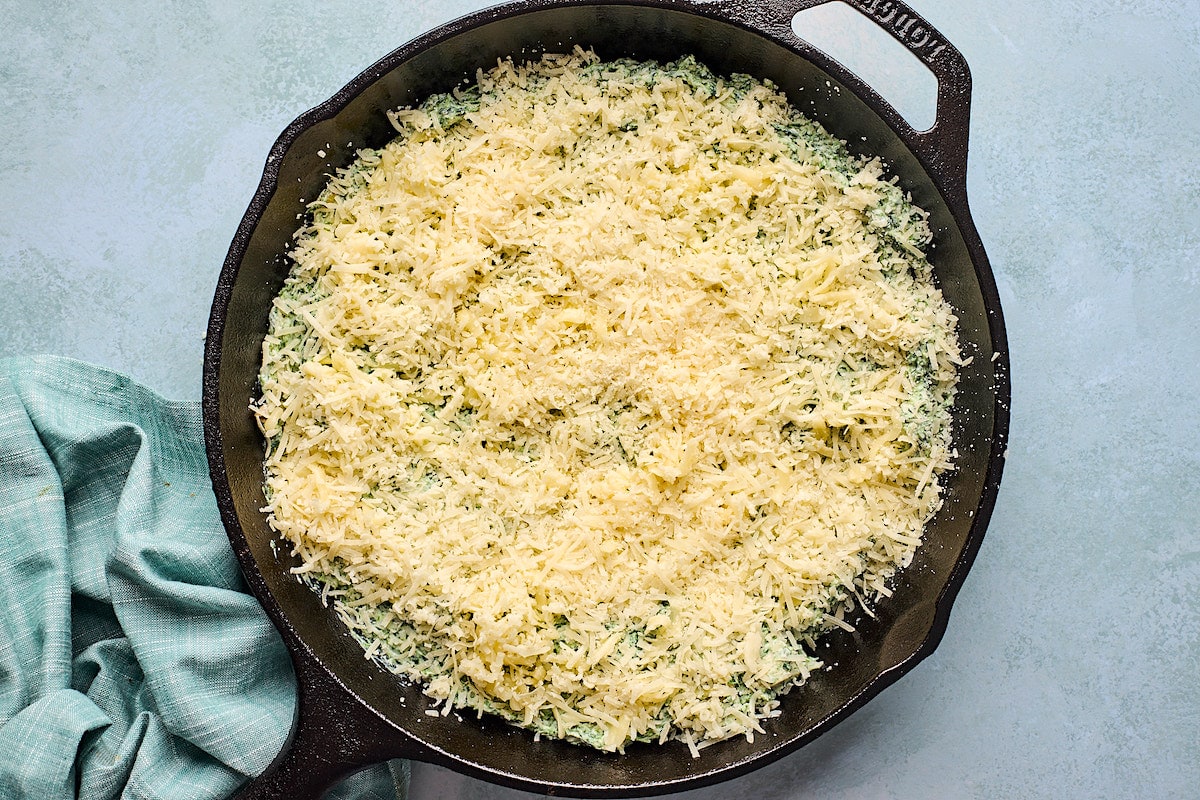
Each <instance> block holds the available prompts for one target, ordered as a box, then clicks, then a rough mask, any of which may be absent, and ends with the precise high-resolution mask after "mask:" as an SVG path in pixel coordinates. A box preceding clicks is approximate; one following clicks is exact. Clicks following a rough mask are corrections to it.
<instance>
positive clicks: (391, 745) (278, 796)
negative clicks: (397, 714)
mask: <svg viewBox="0 0 1200 800" xmlns="http://www.w3.org/2000/svg"><path fill="white" fill-rule="evenodd" d="M290 649H291V650H292V662H293V664H294V667H295V672H296V685H297V687H298V692H299V698H298V702H297V707H296V716H295V719H294V720H293V722H292V731H291V733H290V734H289V735H288V740H287V742H286V743H285V744H284V746H283V750H282V751H281V752H280V753H279V755H278V756H276V757H275V760H274V761H273V762H271V764H270V766H268V767H267V768H266V770H264V771H263V773H262V774H261V775H259V776H258V777H257V778H253V779H252V780H250V782H249V783H246V784H245V785H243V786H242V787H241V789H239V790H238V791H237V792H235V793H234V794H233V795H232V797H231V798H230V800H318V799H319V798H321V797H324V796H325V794H326V793H327V792H328V791H329V790H330V789H332V788H333V787H334V785H336V784H337V783H338V782H339V781H340V780H342V779H343V778H345V777H347V776H348V775H350V774H352V773H354V772H357V771H359V770H360V769H363V768H365V767H368V766H371V765H372V764H378V763H380V762H383V761H387V760H389V759H393V758H416V757H418V755H419V754H420V752H421V747H420V745H418V744H417V743H416V742H412V741H410V742H409V743H408V747H406V748H405V752H399V753H398V752H397V751H396V740H397V738H399V737H400V736H401V734H399V733H398V732H397V730H396V728H394V727H393V726H391V725H389V724H388V723H387V722H386V721H385V720H383V719H382V718H380V717H379V716H378V715H376V714H375V712H373V711H371V710H370V709H368V708H367V707H366V706H365V705H363V704H362V702H361V701H359V700H358V699H357V698H356V697H354V695H352V694H351V693H350V691H349V690H348V689H346V687H345V686H343V685H342V684H341V683H340V682H338V681H337V680H336V679H334V678H332V677H331V676H330V675H329V673H328V672H327V671H326V670H325V669H323V668H322V667H321V666H320V665H319V664H317V663H316V661H315V659H314V658H313V657H312V655H311V654H309V653H308V651H307V650H306V649H305V648H304V647H303V646H302V645H301V646H298V647H294V648H290Z"/></svg>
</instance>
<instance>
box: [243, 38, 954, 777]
mask: <svg viewBox="0 0 1200 800" xmlns="http://www.w3.org/2000/svg"><path fill="white" fill-rule="evenodd" d="M390 117H391V119H392V122H393V124H394V126H395V128H396V130H397V132H398V136H397V138H396V140H395V141H393V142H392V143H391V144H388V145H387V146H385V147H383V148H381V149H378V150H368V149H364V150H361V151H359V154H358V159H357V161H356V162H355V163H354V164H353V165H351V166H350V167H348V168H346V169H343V170H340V171H339V172H338V173H337V174H336V175H335V176H333V177H332V179H331V180H330V182H329V184H328V187H327V188H326V190H325V191H324V193H323V194H322V195H321V196H320V198H319V199H318V200H316V201H315V202H313V203H312V204H311V205H310V207H309V210H310V219H309V221H308V222H307V223H306V224H305V225H304V227H302V228H301V229H300V230H299V231H298V232H297V238H296V245H295V249H294V251H293V252H292V254H291V255H292V259H293V262H294V266H293V267H292V270H291V274H290V275H289V277H288V279H287V282H286V285H285V287H284V289H283V291H282V292H281V293H280V295H279V296H278V298H277V300H276V301H275V305H274V308H273V311H272V315H271V327H270V332H269V334H268V336H267V338H266V341H265V343H264V345H263V351H264V358H263V369H262V374H261V385H262V396H261V398H260V399H259V400H258V401H257V402H256V403H255V404H254V410H255V412H256V414H257V416H258V419H259V422H260V425H261V428H262V430H263V432H264V434H265V436H266V438H267V440H268V452H267V458H266V465H265V470H266V492H267V497H268V501H269V506H268V508H267V511H268V512H269V519H270V522H271V524H272V526H273V527H274V528H275V530H277V531H278V532H279V533H280V534H281V535H282V536H283V537H284V538H285V539H286V540H287V541H288V542H289V543H290V544H291V546H292V547H293V548H294V551H295V553H296V554H298V555H299V557H300V560H301V562H302V563H301V566H300V567H298V568H297V570H296V571H297V573H300V574H301V576H302V577H303V578H304V579H305V580H307V581H309V582H311V583H313V585H314V586H315V587H318V588H319V590H320V591H321V592H322V596H323V598H324V599H325V600H326V601H327V602H328V603H330V604H331V605H332V606H333V607H334V608H336V609H337V611H338V613H339V614H340V615H341V616H342V618H343V619H344V620H345V621H346V622H347V624H348V625H349V626H350V627H351V629H352V630H353V631H355V632H356V635H357V636H359V638H360V639H361V640H362V641H363V643H364V647H366V648H367V654H368V655H369V656H372V657H375V658H378V659H380V660H382V661H383V662H384V663H386V664H387V665H388V666H390V667H391V668H392V669H394V670H396V671H397V672H400V673H401V674H404V675H407V676H409V677H411V678H413V679H415V680H418V681H421V682H422V683H423V684H424V686H425V691H426V692H427V693H428V694H429V695H430V696H432V697H434V698H436V699H437V700H438V701H441V702H442V711H441V713H443V714H447V713H449V712H450V710H451V708H460V707H470V708H473V709H476V710H477V711H480V712H487V713H495V714H499V715H501V716H503V717H505V718H506V719H508V720H511V721H512V722H514V723H516V724H518V725H522V726H526V727H529V728H532V729H533V730H535V731H536V732H537V734H538V735H544V736H551V737H562V738H567V739H569V740H572V741H576V742H582V743H586V744H589V745H592V746H594V747H597V748H601V749H604V750H622V749H623V748H624V747H625V746H626V745H627V744H628V743H629V742H631V741H634V740H645V741H657V742H662V741H666V740H668V739H679V740H682V741H683V742H685V743H687V745H688V747H689V748H691V749H692V751H693V753H698V752H699V748H701V747H703V746H704V745H706V744H709V743H712V742H713V741H716V740H720V739H724V738H727V737H730V736H735V735H745V736H747V737H753V735H754V733H755V732H759V731H761V730H762V727H761V722H762V720H764V719H767V718H770V717H772V716H775V715H777V714H778V710H777V706H778V696H779V694H780V693H781V692H783V691H786V689H787V688H789V687H790V686H793V685H795V684H797V683H800V682H803V681H804V680H805V679H806V678H807V677H808V675H809V674H810V673H811V672H812V671H813V670H815V669H817V668H819V667H820V666H821V663H820V661H819V660H818V659H817V658H816V657H814V656H813V655H812V653H811V652H810V649H811V646H812V642H813V641H814V639H815V638H816V637H817V636H819V635H820V634H821V633H822V632H823V631H826V630H828V629H829V628H831V627H842V628H850V627H851V626H850V622H849V619H848V612H849V611H851V610H852V609H853V607H854V605H855V598H858V603H857V604H858V605H859V606H862V605H864V601H872V600H875V599H878V598H880V597H885V596H887V595H888V594H889V590H888V588H887V581H888V579H889V578H890V577H891V576H892V575H893V573H894V572H895V570H896V569H898V568H901V567H903V566H905V565H907V564H908V563H909V561H910V560H911V558H912V556H913V552H914V550H915V548H916V547H917V546H918V545H919V544H920V541H921V534H922V528H923V526H924V523H925V521H926V520H927V519H928V518H929V517H930V516H931V515H932V514H933V513H934V511H935V510H936V509H937V508H938V506H939V504H940V502H941V501H940V492H941V486H940V483H939V475H940V473H941V472H942V471H943V470H945V469H946V468H947V467H948V466H949V464H950V458H951V456H952V453H951V449H950V439H949V430H950V418H949V407H950V404H951V401H952V397H953V391H954V383H955V366H956V364H960V363H962V359H961V357H960V355H959V350H958V345H957V342H956V339H955V334H954V326H955V319H954V317H953V314H952V312H951V310H950V308H949V307H948V306H947V304H946V303H945V302H944V300H943V299H942V297H941V295H940V293H939V292H938V290H937V289H936V287H935V286H934V285H933V282H932V278H931V272H930V267H929V264H928V262H927V261H926V259H925V256H924V255H923V249H924V247H925V246H926V245H927V244H928V241H929V238H930V236H929V230H928V226H927V225H926V222H925V215H924V213H923V212H921V211H920V210H919V209H917V208H914V207H913V206H912V205H911V204H910V203H909V202H908V201H907V199H906V198H905V197H904V196H903V193H902V192H901V190H900V189H899V188H898V187H897V186H896V185H895V184H894V183H893V182H890V181H888V180H886V179H885V178H884V177H883V166H882V164H880V163H879V162H878V161H875V160H862V159H857V158H854V157H851V156H850V155H849V154H848V153H847V151H846V150H845V148H844V145H843V144H842V143H840V142H838V141H837V140H835V139H833V138H832V137H830V136H829V135H828V134H827V133H825V131H824V130H823V129H821V128H820V127H819V126H817V125H816V124H815V123H813V122H811V121H809V120H808V119H806V118H804V117H803V116H801V115H799V114H798V113H797V112H796V111H794V110H793V109H792V108H791V107H789V106H788V104H787V103H786V100H785V98H784V97H783V96H782V95H781V94H780V93H778V92H776V91H775V90H774V89H773V87H771V86H770V85H769V84H762V83H759V82H757V81H755V80H753V79H750V78H748V77H746V76H733V77H731V78H719V77H717V76H715V75H713V74H712V73H711V72H709V71H708V70H707V69H706V68H705V67H703V66H702V65H700V64H697V63H696V62H695V61H694V60H693V59H691V58H685V59H682V60H680V61H678V62H674V63H671V64H666V65H659V64H655V63H652V62H634V61H620V62H602V61H600V60H599V59H598V58H597V57H596V56H595V55H594V54H592V53H590V52H584V51H581V50H576V51H575V52H574V53H573V54H571V55H562V56H546V57H544V58H542V59H541V60H540V61H538V62H536V63H531V64H518V63H513V62H511V61H504V62H501V63H499V64H498V65H497V67H496V68H495V69H493V70H491V71H489V72H487V73H483V72H480V73H479V74H478V75H477V85H476V86H474V87H472V88H471V89H467V90H461V91H457V92H456V93H454V94H450V95H438V96H435V97H433V98H431V99H430V100H429V101H428V102H426V103H424V104H423V105H422V106H421V107H419V108H413V109H405V110H400V111H396V112H394V113H392V114H391V115H390Z"/></svg>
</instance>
